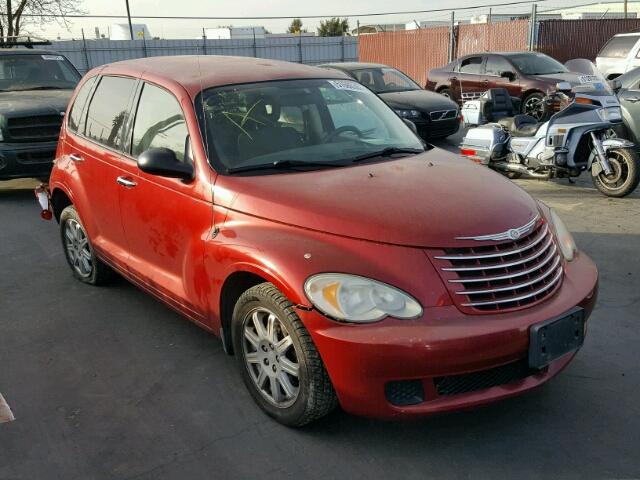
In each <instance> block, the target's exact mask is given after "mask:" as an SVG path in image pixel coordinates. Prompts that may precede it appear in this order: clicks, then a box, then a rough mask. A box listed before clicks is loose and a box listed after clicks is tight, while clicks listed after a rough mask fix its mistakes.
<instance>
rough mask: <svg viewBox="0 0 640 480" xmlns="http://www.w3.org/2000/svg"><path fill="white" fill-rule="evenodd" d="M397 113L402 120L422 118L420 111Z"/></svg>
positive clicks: (398, 111)
mask: <svg viewBox="0 0 640 480" xmlns="http://www.w3.org/2000/svg"><path fill="white" fill-rule="evenodd" d="M396 113H397V114H398V115H400V116H401V117H402V118H417V117H419V116H420V112H419V111H418V110H396Z"/></svg>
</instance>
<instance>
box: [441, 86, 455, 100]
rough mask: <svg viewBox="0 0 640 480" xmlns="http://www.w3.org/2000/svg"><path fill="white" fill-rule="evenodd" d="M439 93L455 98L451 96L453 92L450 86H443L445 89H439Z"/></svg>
mask: <svg viewBox="0 0 640 480" xmlns="http://www.w3.org/2000/svg"><path fill="white" fill-rule="evenodd" d="M438 93H439V94H440V95H443V96H445V97H447V98H450V99H451V100H453V97H452V96H451V95H452V94H451V90H449V89H448V88H443V89H441V90H438Z"/></svg>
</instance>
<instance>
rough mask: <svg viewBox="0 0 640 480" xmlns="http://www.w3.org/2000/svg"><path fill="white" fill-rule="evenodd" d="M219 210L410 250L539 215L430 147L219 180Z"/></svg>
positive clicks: (501, 181) (521, 194) (520, 194)
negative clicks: (382, 157) (351, 163)
mask: <svg viewBox="0 0 640 480" xmlns="http://www.w3.org/2000/svg"><path fill="white" fill-rule="evenodd" d="M214 202H215V203H216V204H217V205H221V206H223V207H227V208H230V209H233V210H236V211H240V212H243V213H246V214H248V215H254V216H257V217H262V218H266V219H269V220H272V221H275V222H280V223H284V224H288V225H292V226H297V227H301V228H305V229H310V230H316V231H320V232H325V233H331V234H336V235H341V236H346V237H352V238H357V239H362V240H369V241H374V242H382V243H389V244H396V245H404V246H414V247H446V246H452V245H461V244H465V243H466V244H469V243H470V241H469V240H467V241H459V240H458V241H457V240H456V237H459V236H474V235H486V234H491V233H499V232H504V231H507V230H509V229H511V228H514V227H520V226H522V225H524V224H526V223H527V222H529V221H530V220H531V219H532V218H534V217H535V216H536V215H537V204H536V202H535V200H533V198H532V197H531V196H529V194H527V193H526V192H525V191H524V190H522V189H521V188H519V187H518V186H516V185H515V184H513V183H512V182H510V181H509V180H507V179H506V178H504V177H502V176H501V175H499V174H497V173H495V172H492V171H491V170H489V169H488V168H486V167H482V166H478V165H476V164H474V163H472V162H471V161H469V160H467V159H463V158H462V157H460V156H457V155H453V154H451V153H448V152H445V151H443V150H440V149H437V148H433V149H432V150H429V151H427V152H425V153H423V154H420V155H415V156H412V157H404V158H398V159H394V160H388V161H381V162H377V163H368V164H363V165H357V166H353V167H343V168H335V169H326V170H314V171H308V172H295V173H282V174H272V175H257V176H219V177H218V179H217V181H216V185H215V189H214Z"/></svg>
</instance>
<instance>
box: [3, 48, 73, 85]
mask: <svg viewBox="0 0 640 480" xmlns="http://www.w3.org/2000/svg"><path fill="white" fill-rule="evenodd" d="M79 81H80V74H79V73H78V72H77V70H76V69H75V68H73V65H71V63H70V62H69V61H68V60H67V59H66V58H65V57H63V56H62V55H35V54H25V55H20V54H15V55H0V91H18V90H44V89H56V90H57V89H65V90H72V89H74V88H75V87H76V85H77V84H78V82H79Z"/></svg>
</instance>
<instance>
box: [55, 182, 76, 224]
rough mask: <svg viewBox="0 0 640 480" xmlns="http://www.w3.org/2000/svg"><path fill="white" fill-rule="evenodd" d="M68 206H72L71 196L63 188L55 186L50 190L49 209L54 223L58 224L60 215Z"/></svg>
mask: <svg viewBox="0 0 640 480" xmlns="http://www.w3.org/2000/svg"><path fill="white" fill-rule="evenodd" d="M69 205H73V200H72V198H71V195H69V193H68V192H67V191H65V190H64V189H63V188H61V187H59V186H56V187H54V188H53V190H51V208H52V209H53V216H54V217H55V219H56V221H57V222H58V223H60V215H61V214H62V211H63V210H64V209H65V208H67V207H68V206H69Z"/></svg>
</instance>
